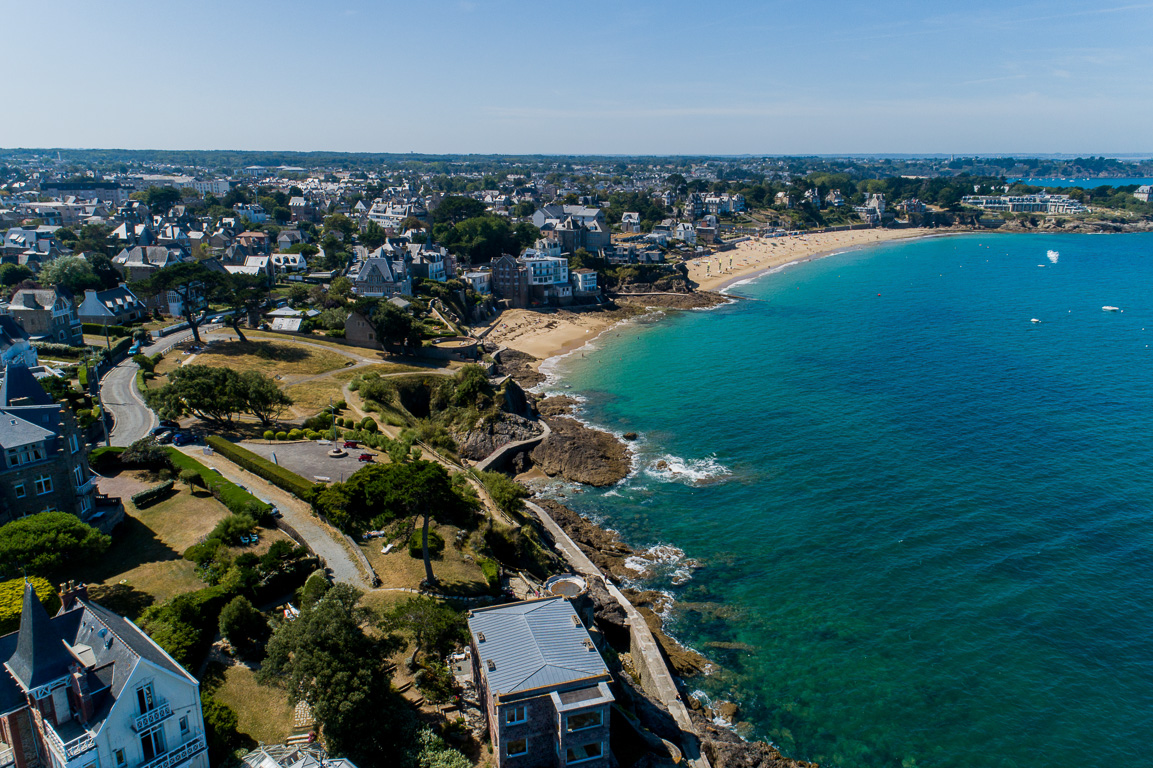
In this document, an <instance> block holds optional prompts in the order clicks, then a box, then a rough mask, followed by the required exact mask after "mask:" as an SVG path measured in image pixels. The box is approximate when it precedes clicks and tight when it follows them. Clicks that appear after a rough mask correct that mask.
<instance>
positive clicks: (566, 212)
mask: <svg viewBox="0 0 1153 768" xmlns="http://www.w3.org/2000/svg"><path fill="white" fill-rule="evenodd" d="M532 223H533V225H534V226H536V227H537V228H539V229H540V230H541V232H542V234H544V235H545V237H548V238H550V239H555V240H557V241H559V242H560V244H561V249H562V250H563V251H564V252H566V253H574V252H575V251H576V250H577V249H578V248H585V249H587V250H588V251H590V252H593V253H595V252H596V251H597V250H599V249H600V248H603V247H604V246H606V245H608V244H609V242H611V239H612V235H611V232H610V231H609V227H608V225H607V224H606V223H605V214H604V210H603V209H601V208H592V207H588V206H583V205H557V204H556V203H550V204H548V205H545V206H542V207H540V208H538V209H537V210H536V211H535V212H534V213H533V215H532Z"/></svg>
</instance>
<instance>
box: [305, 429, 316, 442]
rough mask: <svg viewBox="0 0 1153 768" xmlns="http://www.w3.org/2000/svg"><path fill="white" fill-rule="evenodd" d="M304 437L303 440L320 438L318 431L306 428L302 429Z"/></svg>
mask: <svg viewBox="0 0 1153 768" xmlns="http://www.w3.org/2000/svg"><path fill="white" fill-rule="evenodd" d="M304 439H305V440H319V439H320V433H319V432H317V431H316V430H314V429H307V430H305V431H304Z"/></svg>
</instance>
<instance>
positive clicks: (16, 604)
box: [0, 576, 60, 635]
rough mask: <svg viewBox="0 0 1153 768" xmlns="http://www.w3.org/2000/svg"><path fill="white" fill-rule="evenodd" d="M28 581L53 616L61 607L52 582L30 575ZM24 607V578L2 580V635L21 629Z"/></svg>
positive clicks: (0, 630)
mask: <svg viewBox="0 0 1153 768" xmlns="http://www.w3.org/2000/svg"><path fill="white" fill-rule="evenodd" d="M28 581H29V582H30V583H31V584H32V589H34V590H35V591H36V596H37V597H38V598H40V602H41V603H42V604H43V605H44V610H46V611H48V615H49V616H52V615H54V614H55V613H56V611H58V610H59V609H60V597H59V596H58V595H57V594H56V590H55V589H53V587H52V583H51V582H50V581H48V579H45V578H43V577H41V576H29V577H28ZM23 609H24V579H23V578H17V579H10V580H8V581H0V635H6V634H8V633H9V632H15V631H16V630H18V629H20V612H21V611H22V610H23Z"/></svg>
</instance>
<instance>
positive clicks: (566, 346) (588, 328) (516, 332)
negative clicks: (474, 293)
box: [486, 309, 627, 361]
mask: <svg viewBox="0 0 1153 768" xmlns="http://www.w3.org/2000/svg"><path fill="white" fill-rule="evenodd" d="M626 316H627V313H626V312H625V311H622V310H606V311H593V312H571V311H568V310H564V309H561V310H556V311H545V312H542V311H539V310H529V309H510V310H506V311H505V312H503V313H501V316H500V319H499V320H497V322H496V326H495V327H494V328H493V330H492V331H491V332H490V333H489V334H488V336H487V337H486V340H487V341H491V342H493V343H495V344H498V345H501V346H506V347H510V348H511V349H515V350H518V351H520V352H524V353H526V354H529V355H532V356H533V357H536V358H538V359H539V360H541V361H544V360H545V359H547V358H549V357H554V356H556V355H563V354H565V353H567V352H571V351H572V350H574V349H576V348H578V347H581V346H584V345H585V344H586V343H588V342H589V341H591V340H592V339H594V338H596V337H597V335H599V334H600V333H601V332H602V331H604V330H606V329H608V328H611V327H612V326H613V325H615V324H616V323H618V322H620V321H621V320H622V319H624V318H625V317H626Z"/></svg>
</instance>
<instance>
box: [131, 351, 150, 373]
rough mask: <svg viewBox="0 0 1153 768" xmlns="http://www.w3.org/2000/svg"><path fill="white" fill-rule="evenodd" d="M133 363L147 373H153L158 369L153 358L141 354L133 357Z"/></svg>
mask: <svg viewBox="0 0 1153 768" xmlns="http://www.w3.org/2000/svg"><path fill="white" fill-rule="evenodd" d="M132 362H134V363H136V364H137V365H138V366H140V370H142V371H147V372H148V373H152V371H153V369H154V368H156V363H154V362H152V358H151V357H149V356H148V355H143V354H140V353H139V352H137V353H136V354H135V355H133V356H132Z"/></svg>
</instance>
